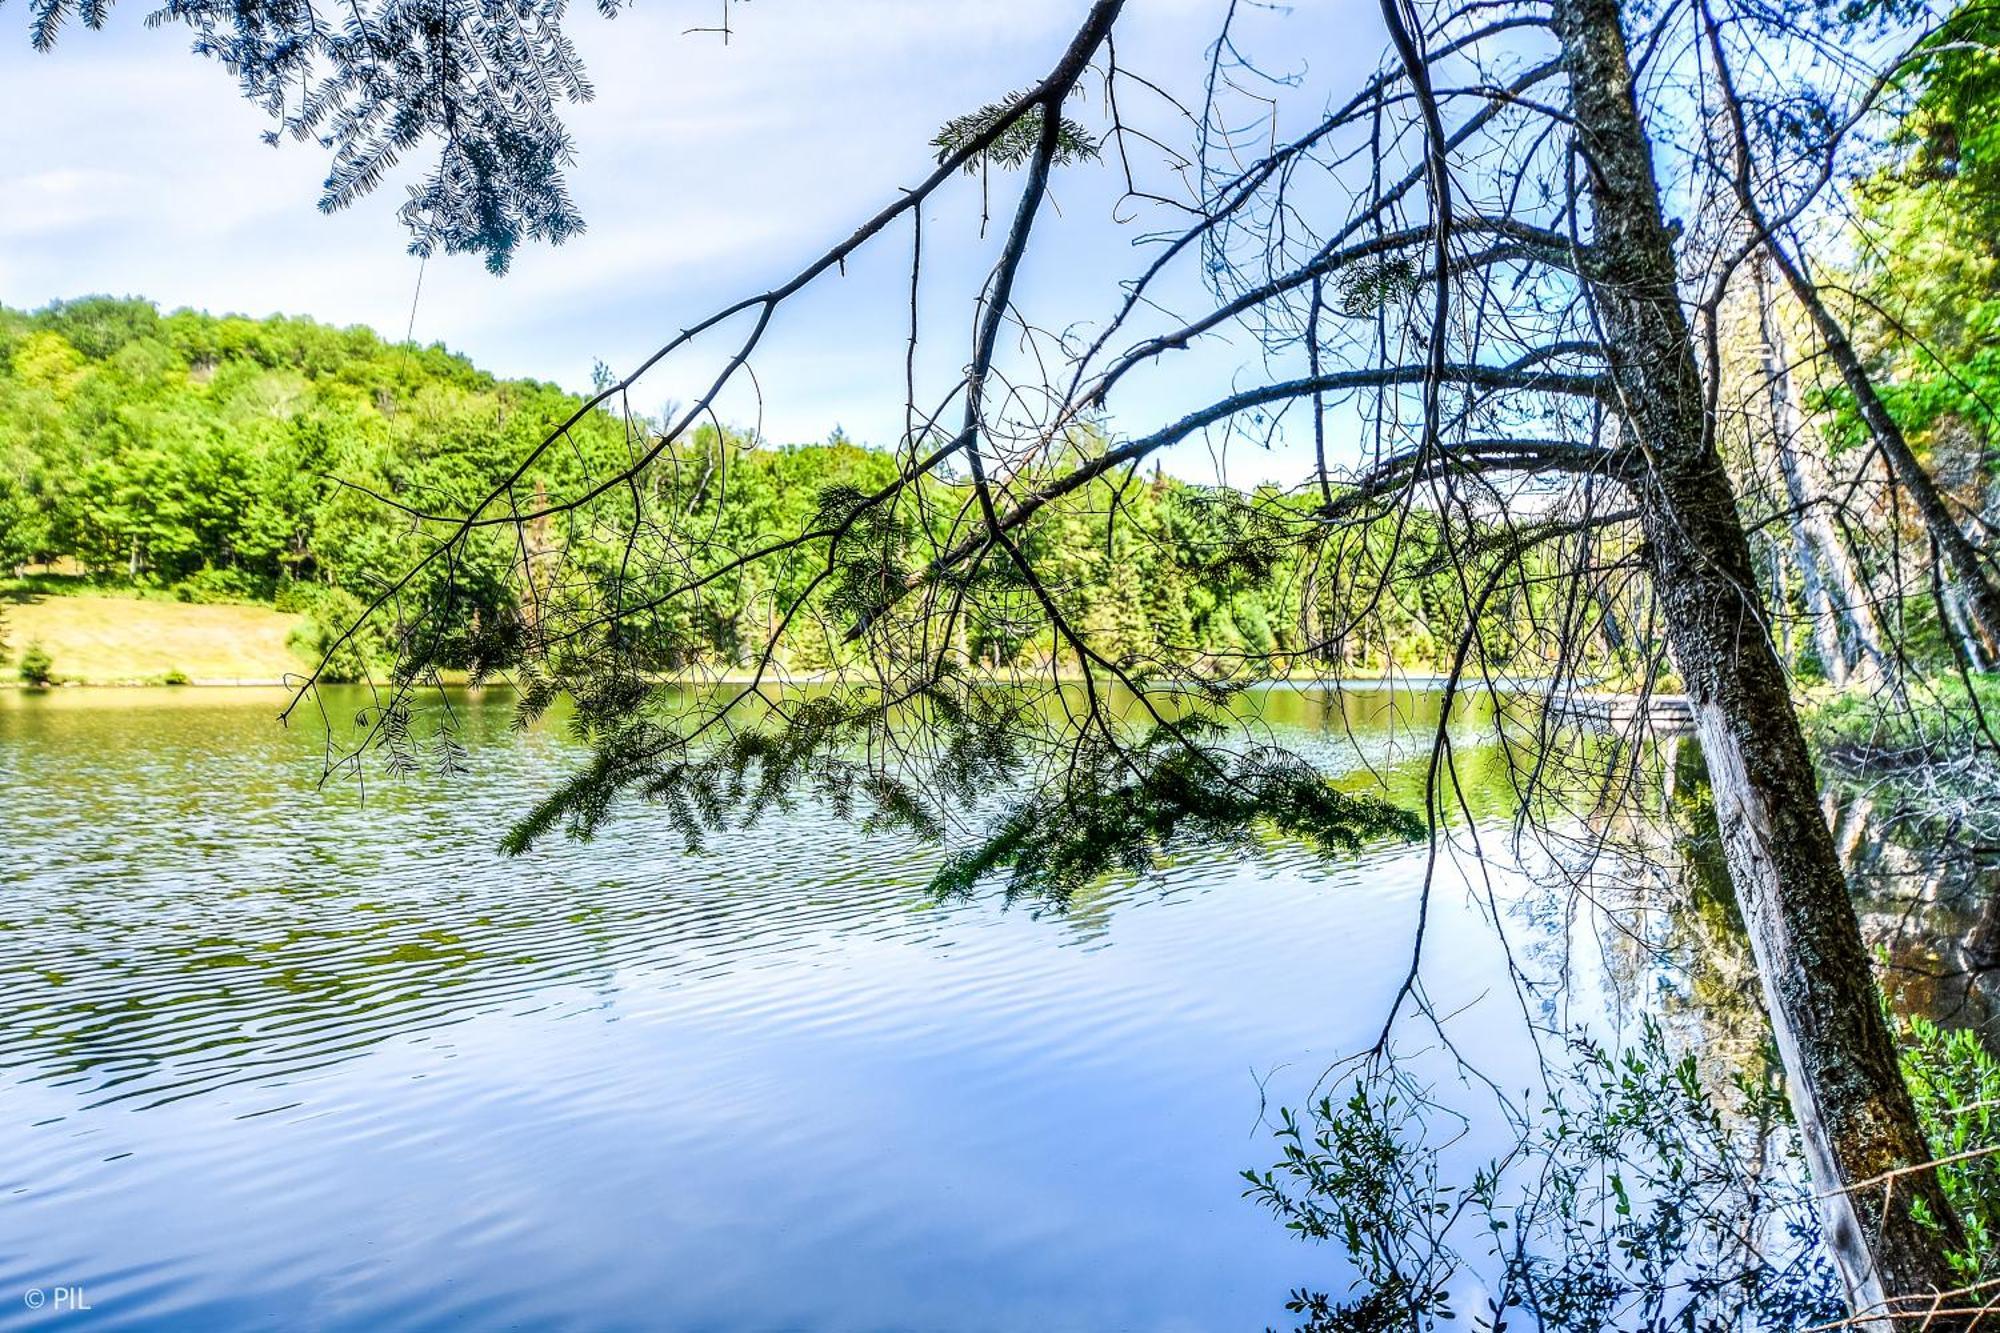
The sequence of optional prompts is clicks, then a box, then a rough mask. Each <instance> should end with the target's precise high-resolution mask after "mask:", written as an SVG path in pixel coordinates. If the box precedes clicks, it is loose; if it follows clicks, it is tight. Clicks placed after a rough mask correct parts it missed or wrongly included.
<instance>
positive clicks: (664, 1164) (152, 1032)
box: [0, 691, 1519, 1330]
mask: <svg viewBox="0 0 2000 1333" xmlns="http://www.w3.org/2000/svg"><path fill="white" fill-rule="evenodd" d="M1377 707H1378V705H1370V706H1369V708H1370V709H1375V708H1377ZM274 711H275V709H274V696H269V695H260V694H256V693H253V692H230V693H222V692H193V691H182V692H177V693H172V692H145V693H137V692H135V693H125V694H90V695H86V694H84V692H80V691H68V692H58V693H57V694H55V695H53V696H50V697H47V698H42V699H34V698H26V697H23V696H21V695H20V694H18V692H17V693H14V694H12V695H6V696H0V847H4V861H0V1328H5V1329H12V1328H30V1327H32V1328H83V1327H89V1328H141V1327H143V1328H165V1329H203V1330H211V1329H252V1328H305V1329H357V1330H359V1329H369V1330H375V1329H421V1328H474V1329H484V1328H527V1329H553V1328H576V1329H625V1328H630V1329H674V1330H703V1329H714V1330H763V1329H826V1330H834V1329H854V1330H861V1329H868V1330H878V1329H934V1328H949V1329H1091V1330H1097V1329H1145V1330H1169V1329H1202V1330H1206V1329H1218V1328H1261V1327H1264V1326H1265V1325H1266V1324H1279V1325H1283V1324H1285V1323H1286V1315H1285V1312H1284V1310H1283V1301H1284V1299H1285V1296H1286V1294H1287V1292H1288V1291H1289V1290H1290V1289H1291V1288H1292V1287H1295V1286H1299V1285H1303V1284H1306V1283H1312V1284H1315V1285H1318V1286H1322V1287H1325V1286H1329V1285H1331V1286H1333V1287H1335V1288H1337V1287H1338V1286H1339V1285H1340V1282H1339V1274H1340V1266H1339V1262H1338V1258H1337V1256H1336V1255H1335V1254H1333V1253H1332V1252H1328V1251H1325V1250H1315V1249H1311V1248H1307V1247H1305V1246H1303V1245H1301V1244H1300V1243H1299V1242H1298V1241H1296V1240H1294V1239H1292V1238H1290V1237H1289V1236H1288V1235H1287V1233H1285V1232H1284V1231H1283V1229H1282V1228H1281V1227H1279V1226H1278V1225H1277V1224H1276V1223H1274V1222H1273V1221H1272V1220H1271V1218H1270V1217H1269V1216H1268V1215H1267V1214H1265V1213H1263V1212H1261V1211H1259V1210H1258V1209H1257V1208H1256V1207H1255V1206H1254V1205H1252V1204H1250V1203H1248V1202H1246V1201H1245V1200H1243V1199H1242V1198H1241V1197H1240V1181H1239V1180H1238V1179H1237V1172H1238V1171H1239V1170H1241V1169H1243V1168H1245V1167H1262V1166H1265V1165H1268V1164H1269V1162H1270V1161H1271V1160H1272V1158H1273V1156H1274V1153H1273V1151H1272V1147H1271V1145H1270V1142H1269V1139H1268V1136H1267V1133H1266V1131H1265V1130H1264V1129H1262V1128H1260V1127H1259V1124H1258V1117H1259V1113H1260V1104H1261V1100H1262V1098H1263V1097H1264V1096H1265V1091H1264V1085H1266V1084H1268V1095H1269V1096H1270V1098H1271V1099H1272V1101H1273V1103H1274V1104H1275V1103H1276V1102H1278V1101H1283V1100H1287V1099H1290V1100H1296V1099H1297V1098H1298V1096H1299V1095H1300V1094H1301V1093H1302V1092H1303V1090H1304V1089H1305V1088H1306V1087H1307V1086H1308V1085H1309V1084H1310V1083H1311V1081H1312V1079H1313V1076H1314V1075H1316V1074H1317V1073H1318V1072H1319V1071H1320V1070H1322V1069H1323V1068H1324V1067H1325V1066H1326V1065H1327V1064H1328V1063H1330V1062H1331V1061H1333V1060H1335V1059H1336V1058H1338V1057H1340V1056H1343V1055H1345V1054H1348V1053H1349V1052H1351V1051H1353V1050H1355V1049H1356V1048H1358V1047H1361V1046H1365V1045H1366V1044H1367V1043H1368V1042H1369V1041H1371V1040H1372V1039H1373V1037H1374V1035H1375V1032H1376V1030H1377V1028H1378V1027H1379V1026H1380V1023H1381V1018H1382V1012H1383V1006H1384V1005H1385V1003H1386V1001H1387V999H1388V996H1389V994H1390V993H1391V991H1392V990H1393V989H1394V987H1395V986H1396V984H1397V982H1398V981H1399V980H1400V977H1401V970H1402V968H1403V966H1404V965H1405V963H1406V961H1407V956H1408V950H1409V940H1410V932H1411V928H1412V922H1413V916H1414V907H1415V895H1416V891H1417V885H1418V881H1419V877H1420V875H1421V871H1422V862H1423V858H1422V854H1421V852H1420V851H1416V850H1411V849H1407V848H1402V847H1396V848H1385V849H1382V850H1381V851H1379V852H1377V853H1374V854H1371V855H1368V856H1366V857H1363V858H1360V859H1358V860H1351V861H1347V862H1344V863H1340V864H1336V865H1332V866H1329V865H1326V864H1324V863H1322V862H1320V861H1319V860H1317V859H1316V858H1313V857H1311V856H1307V855H1303V854H1300V853H1296V852H1289V853H1288V852H1274V853H1270V854H1267V855H1263V856H1259V857H1257V858H1254V859H1251V860H1239V859H1235V858H1224V857H1206V858H1204V857H1191V858H1189V859H1187V860H1186V862H1185V863H1183V864H1181V865H1180V866H1178V867H1177V868H1176V869H1174V870H1173V871H1172V872H1171V873H1169V874H1168V875H1167V876H1166V877H1165V879H1164V880H1163V881H1161V882H1158V883H1149V884H1143V885H1129V884H1128V885H1122V886H1112V887H1110V888H1108V889H1106V890H1104V891H1103V892H1101V893H1100V894H1097V895H1095V896H1092V897H1090V898H1089V899H1087V900H1085V901H1080V902H1079V903H1078V904H1077V906H1076V908H1075V909H1074V910H1073V911H1072V912H1071V913H1069V914H1068V915H1067V916H1062V917H1055V916H1049V915H1046V914H1044V915H1041V916H1039V917H1038V916H1037V915H1035V914H1033V913H1031V912H1030V911H1027V910H1023V909H1022V908H1019V907H1016V908H1013V909H1007V908H1005V907H1003V905H1002V904H1001V903H1000V902H998V901H997V900H996V899H987V900H982V901H975V902H969V903H961V904H953V905H949V906H942V907H940V906H933V905H931V904H929V903H928V902H927V901H926V900H925V899H924V897H923V895H922V894H921V892H920V889H921V885H922V883H923V881H924V879H925V878H926V876H927V875H928V873H929V871H930V869H931V867H932V865H933V862H934V858H935V856H936V853H935V852H934V851H933V850H931V849H928V848H924V847H921V846H913V845H910V844H908V843H906V842H903V841H900V840H897V839H890V838H881V837H875V838H870V837H865V836H862V835H861V834H859V833H858V832H856V831H855V830H853V829H852V828H850V827H847V826H844V825H841V824H839V823H836V822H832V821H830V820H829V819H827V818H824V817H821V816H819V815H816V814H813V813H811V812H801V813H796V814H791V815H786V816H783V817H774V818H771V819H769V820H767V821H766V822H765V823H763V824H761V825H759V826H758V827H757V828H756V829H754V830H753V831H750V832H746V833H742V834H739V835H733V836H731V837H728V838H725V839H720V840H718V841H717V842H716V843H715V844H714V846H713V847H712V848H711V850H710V851H709V852H708V854H706V855H704V856H700V857H690V856H688V855H686V854H685V853H684V852H683V851H682V849H681V847H680V845H679V844H678V842H677V841H676V840H675V839H674V837H673V835H672V834H671V832H670V831H668V830H666V829H665V828H663V827H660V826H659V825H657V824H655V823H653V822H650V821H648V820H647V819H646V818H645V817H644V816H639V817H635V818H630V819H626V820H624V821H622V822H621V823H619V824H617V825H616V826H615V828H614V829H613V831H612V832H611V833H610V834H609V835H608V836H605V837H603V838H602V839H601V840H600V841H598V842H596V843H594V844H590V845H583V846H579V845H575V844H559V845H552V846H551V847H550V848H549V849H548V850H547V851H545V852H542V853H540V854H537V855H535V856H532V857H530V858H528V859H525V860H520V861H508V860H504V859H502V858H501V857H499V856H498V854H497V853H496V852H495V851H494V850H493V849H494V844H495V841H496V839H497V836H498V833H499V831H500V830H501V829H502V828H503V827H504V825H505V822H506V820H507V819H508V818H510V817H511V816H513V815H515V814H518V813H519V811H520V810H521V809H522V808H523V807H524V805H525V804H526V802H527V801H528V800H529V799H530V798H531V797H532V795H533V794H534V793H535V792H537V791H538V790H541V789H542V787H543V786H544V785H545V784H546V782H547V781H548V780H549V779H550V778H551V776H552V775H554V774H557V773H560V772H562V771H563V770H564V768H565V766H566V764H567V763H568V762H570V760H571V759H572V758H573V757H574V756H573V755H572V754H571V753H570V752H568V751H566V750H565V749H564V747H563V743H562V742H561V741H560V740H558V739H557V738H556V737H554V736H552V735H548V734H531V735H528V736H525V737H520V736H509V735H508V734H507V732H506V727H505V718H506V713H507V708H506V704H505V702H504V701H499V702H496V703H495V704H493V705H491V706H489V707H481V706H477V705H474V706H473V707H472V717H473V726H472V729H473V731H475V732H476V733H479V734H480V737H481V738H480V739H475V741H474V744H473V746H472V751H471V753H472V765H473V770H474V771H473V774H472V776H471V778H469V779H468V780H463V781H459V782H457V783H453V784H449V785H445V786H437V785H429V784H404V785H397V784H393V783H389V782H380V783H377V784H375V785H374V786H372V787H371V789H370V790H369V791H368V793H367V797H366V800H365V801H364V800H362V799H361V798H360V797H359V795H358V794H357V793H356V792H355V791H353V790H352V789H341V790H337V791H332V792H320V791H315V790H314V789H313V787H312V784H311V779H312V777H313V775H314V773H315V771H316V770H315V767H314V763H313V757H314V754H315V753H316V745H317V742H316V740H315V739H314V738H313V737H312V736H311V735H309V734H305V733H303V732H300V731H292V732H285V731H281V730H279V729H277V728H276V727H275V726H273V725H271V723H270V718H271V715H272V713H273V712H274ZM1299 711H1300V716H1301V718H1302V719H1303V720H1301V721H1299V722H1297V723H1296V725H1299V726H1303V727H1306V728H1313V727H1325V728H1330V729H1335V730H1337V729H1339V728H1340V726H1341V724H1340V723H1339V721H1338V720H1337V719H1336V720H1332V721H1329V719H1328V718H1327V716H1325V714H1324V712H1320V713H1315V712H1313V711H1312V710H1310V709H1305V708H1303V706H1302V707H1301V709H1300V710H1299ZM1364 711H1366V710H1364ZM1315 719H1316V720H1315ZM1360 725H1361V729H1362V731H1363V733H1364V738H1367V737H1372V738H1373V741H1372V742H1371V743H1373V744H1375V745H1376V748H1377V749H1378V750H1379V751H1381V752H1384V753H1387V752H1388V750H1389V748H1390V746H1389V738H1388V735H1387V733H1386V732H1384V731H1382V729H1381V720H1380V717H1379V716H1377V715H1376V713H1374V712H1369V713H1368V716H1367V717H1364V718H1362V719H1361V724H1360ZM1370 728H1373V730H1370ZM1434 911H1435V913H1436V915H1437V917H1438V920H1437V922H1436V924H1435V933H1434V934H1433V935H1432V936H1431V938H1430V941H1429V943H1428V944H1427V953H1428V956H1429V957H1431V958H1432V959H1434V960H1436V961H1435V962H1434V963H1433V965H1432V967H1431V968H1430V969H1429V970H1428V971H1427V974H1426V975H1427V977H1428V978H1429V988H1430V991H1431V993H1432V998H1433V999H1434V1001H1436V1002H1437V1003H1438V1005H1439V1007H1440V1008H1451V1007H1456V1006H1457V1005H1458V1004H1460V1003H1463V1002H1465V1001H1469V1000H1472V999H1474V998H1475V997H1477V996H1479V995H1481V994H1484V993H1487V992H1489V991H1490V990H1492V989H1493V988H1494V987H1495V986H1496V985H1502V983H1500V982H1499V981H1498V978H1499V977H1500V976H1501V964H1500V960H1499V955H1498V951H1497V946H1496V944H1495V943H1494V940H1493V937H1492V935H1491V932H1490V930H1489V929H1488V928H1487V927H1486V926H1485V925H1484V924H1483V923H1482V922H1481V921H1480V920H1479V919H1478V915H1477V913H1476V912H1475V911H1474V910H1473V908H1472V907H1471V906H1470V904H1469V901H1468V896H1467V894H1466V893H1465V892H1464V891H1463V890H1462V889H1460V888H1458V887H1456V886H1454V887H1453V888H1452V889H1451V890H1450V891H1448V892H1443V893H1441V895H1440V898H1439V902H1438V905H1437V907H1436V908H1435V909H1434ZM1503 988H1504V987H1503ZM1482 1003H1483V1004H1484V1005H1485V1006H1486V1008H1485V1009H1484V1010H1482V1009H1481V1008H1480V1007H1479V1006H1475V1007H1474V1009H1473V1010H1472V1011H1470V1013H1469V1015H1467V1016H1463V1017H1461V1018H1460V1019H1458V1020H1455V1021H1456V1022H1457V1024H1458V1027H1457V1028H1456V1032H1457V1034H1458V1036H1459V1038H1460V1040H1461V1041H1472V1042H1474V1043H1480V1042H1482V1040H1483V1041H1484V1046H1483V1050H1484V1053H1485V1054H1486V1055H1487V1056H1488V1057H1489V1059H1490V1060H1491V1061H1494V1062H1498V1063H1502V1064H1504V1061H1505V1059H1506V1056H1505V1049H1506V1046H1507V1043H1508V1042H1510V1041H1512V1040H1515V1038H1514V1037H1512V1036H1510V1035H1508V1034H1510V1033H1513V1032H1514V1031H1515V1029H1516V1028H1517V1027H1518V1024H1519V1011H1518V1008H1516V1007H1515V1005H1514V1000H1513V998H1512V996H1511V995H1506V996H1489V998H1488V999H1487V1000H1486V1001H1484V1002H1482ZM1488 1011H1490V1013H1491V1019H1490V1022H1489V1020H1488V1019H1486V1018H1483V1017H1482V1016H1481V1015H1482V1013H1484V1012H1488ZM1488 1027H1490V1029H1491V1031H1490V1036H1489V1037H1487V1038H1484V1039H1482V1036H1481V1034H1482V1032H1483V1031H1484V1030H1485V1029H1486V1028H1488ZM57 1287H64V1288H81V1289H82V1299H83V1300H84V1301H87V1303H88V1304H89V1306H90V1307H91V1309H90V1311H89V1312H88V1313H76V1312H72V1311H68V1310H65V1311H62V1312H57V1311H56V1310H54V1309H53V1308H52V1307H51V1304H49V1303H46V1302H48V1301H49V1300H50V1297H49V1295H47V1294H46V1293H52V1292H53V1290H54V1289H55V1288H57ZM34 1289H39V1290H41V1291H42V1292H44V1293H45V1295H44V1298H43V1299H44V1301H45V1304H44V1305H43V1306H42V1308H41V1309H40V1310H30V1309H29V1308H28V1302H27V1293H28V1292H30V1291H31V1290H34ZM74 1299H75V1298H71V1300H72V1301H74Z"/></svg>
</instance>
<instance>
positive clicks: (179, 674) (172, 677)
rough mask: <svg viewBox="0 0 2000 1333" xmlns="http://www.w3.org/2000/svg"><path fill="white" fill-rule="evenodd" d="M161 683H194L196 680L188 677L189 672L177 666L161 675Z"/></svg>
mask: <svg viewBox="0 0 2000 1333" xmlns="http://www.w3.org/2000/svg"><path fill="white" fill-rule="evenodd" d="M160 684H162V685H192V684H194V682H193V681H191V680H189V679H188V675H187V672H185V671H183V670H181V669H180V668H179V667H175V668H174V669H173V670H172V671H169V672H168V673H167V674H166V675H164V676H162V677H160Z"/></svg>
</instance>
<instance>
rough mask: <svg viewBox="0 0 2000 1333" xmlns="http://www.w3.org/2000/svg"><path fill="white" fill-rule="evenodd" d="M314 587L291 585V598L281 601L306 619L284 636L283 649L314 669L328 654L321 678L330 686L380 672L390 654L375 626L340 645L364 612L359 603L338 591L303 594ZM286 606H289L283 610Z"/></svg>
mask: <svg viewBox="0 0 2000 1333" xmlns="http://www.w3.org/2000/svg"><path fill="white" fill-rule="evenodd" d="M314 586H315V585H312V584H303V583H298V584H293V585H292V586H291V588H290V589H289V590H288V592H289V593H290V595H289V596H287V597H284V598H282V599H281V600H280V606H281V607H285V609H291V610H300V611H304V612H305V619H304V620H301V621H300V622H299V624H298V627H297V628H296V629H294V630H293V631H292V632H291V633H290V634H289V635H287V636H286V638H285V644H286V646H287V647H289V648H290V649H291V650H292V651H293V652H295V653H297V654H298V655H299V657H300V658H301V659H303V660H304V661H305V662H307V663H309V664H310V665H313V666H317V665H318V664H319V662H320V660H321V659H322V658H326V656H327V653H328V652H329V651H331V652H332V654H333V655H332V657H331V658H328V659H327V664H326V670H325V671H323V672H321V673H320V679H321V680H323V681H326V682H329V683H334V682H341V681H355V680H363V679H365V678H367V676H368V675H369V674H370V673H371V671H376V670H380V669H381V666H382V664H383V663H384V662H385V661H387V660H388V659H389V657H390V655H391V654H390V652H389V645H388V643H387V641H386V637H385V635H384V634H383V633H382V631H381V630H380V629H378V628H377V627H376V626H374V625H373V624H370V625H366V626H363V628H362V632H361V633H360V634H358V635H356V636H355V637H353V638H351V639H349V640H347V641H346V642H345V643H342V642H340V636H341V635H342V634H343V633H344V632H345V631H346V630H347V627H348V626H350V625H352V624H353V623H354V622H355V621H356V620H358V619H360V617H361V613H362V611H363V609H364V608H363V606H362V604H361V600H360V599H359V598H357V597H356V596H354V594H353V593H350V592H347V591H345V590H343V589H340V588H324V587H320V588H316V589H315V591H313V592H312V593H310V594H306V593H304V591H303V590H304V589H307V588H313V587H314ZM286 603H289V604H290V605H289V606H288V607H286ZM336 645H337V646H336Z"/></svg>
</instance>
